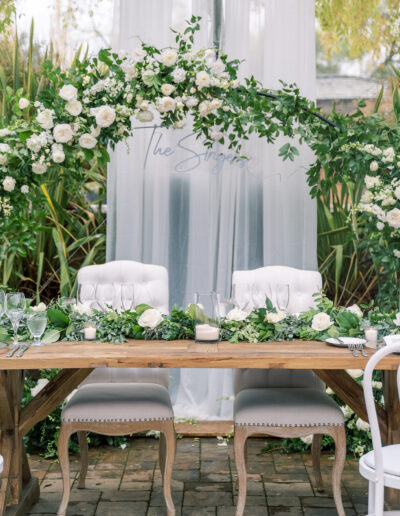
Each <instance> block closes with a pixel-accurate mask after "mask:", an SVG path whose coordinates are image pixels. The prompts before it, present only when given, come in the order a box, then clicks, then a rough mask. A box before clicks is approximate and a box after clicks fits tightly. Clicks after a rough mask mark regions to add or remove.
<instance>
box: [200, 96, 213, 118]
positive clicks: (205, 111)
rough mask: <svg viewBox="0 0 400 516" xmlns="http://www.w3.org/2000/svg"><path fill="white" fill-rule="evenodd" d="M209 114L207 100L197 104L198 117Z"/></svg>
mask: <svg viewBox="0 0 400 516" xmlns="http://www.w3.org/2000/svg"><path fill="white" fill-rule="evenodd" d="M210 112H211V108H210V102H209V101H208V100H203V102H200V104H199V113H200V116H207V115H209V114H210Z"/></svg>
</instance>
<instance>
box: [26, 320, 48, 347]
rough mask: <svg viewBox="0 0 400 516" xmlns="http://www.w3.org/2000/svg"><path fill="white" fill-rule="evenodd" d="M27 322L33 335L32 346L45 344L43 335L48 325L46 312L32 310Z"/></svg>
mask: <svg viewBox="0 0 400 516" xmlns="http://www.w3.org/2000/svg"><path fill="white" fill-rule="evenodd" d="M26 324H27V326H28V329H29V331H30V332H31V334H32V336H33V343H32V346H43V342H42V341H41V337H42V335H43V333H44V331H45V329H46V326H47V315H46V312H31V313H29V314H28V317H27V321H26Z"/></svg>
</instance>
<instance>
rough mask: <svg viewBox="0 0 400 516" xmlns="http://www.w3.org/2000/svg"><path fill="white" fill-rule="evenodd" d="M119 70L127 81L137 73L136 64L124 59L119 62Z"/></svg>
mask: <svg viewBox="0 0 400 516" xmlns="http://www.w3.org/2000/svg"><path fill="white" fill-rule="evenodd" d="M121 70H122V71H123V72H124V74H125V78H126V80H127V81H131V80H132V79H134V78H135V77H137V75H138V70H137V68H136V66H135V65H134V64H133V63H131V62H130V61H124V62H123V63H121Z"/></svg>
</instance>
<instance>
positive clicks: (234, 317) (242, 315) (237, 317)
mask: <svg viewBox="0 0 400 516" xmlns="http://www.w3.org/2000/svg"><path fill="white" fill-rule="evenodd" d="M247 316H248V313H247V312H245V311H244V310H240V308H236V307H235V308H232V310H230V311H229V312H228V313H227V314H226V319H227V320H228V321H244V320H245V319H246V317H247Z"/></svg>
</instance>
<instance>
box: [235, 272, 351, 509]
mask: <svg viewBox="0 0 400 516" xmlns="http://www.w3.org/2000/svg"><path fill="white" fill-rule="evenodd" d="M282 283H284V284H288V285H289V290H290V297H289V305H288V308H287V310H288V312H290V313H296V312H302V311H305V310H308V309H309V308H310V307H312V306H315V301H314V298H313V294H315V293H317V292H318V291H320V290H321V288H322V279H321V275H320V274H319V272H316V271H304V270H300V269H294V268H292V267H283V266H270V267H262V268H260V269H255V270H249V271H235V272H234V273H233V277H232V285H233V286H234V288H235V296H236V297H237V298H238V299H239V302H240V303H241V304H243V305H245V304H246V303H248V306H250V307H251V308H256V307H254V305H253V299H252V288H253V285H259V286H260V285H265V286H267V285H268V286H269V289H268V290H271V291H272V292H271V293H272V296H271V297H272V299H271V301H272V302H273V303H274V304H275V294H274V285H277V284H282ZM266 291H267V289H266ZM324 391H325V385H324V383H323V382H322V381H321V380H320V378H318V376H317V375H316V374H315V373H313V371H310V370H294V369H290V370H282V369H277V370H275V369H236V370H235V371H234V392H235V396H236V400H235V453H236V454H237V457H238V459H237V460H239V463H240V457H241V455H242V453H244V454H245V442H246V439H247V437H248V436H249V435H251V434H252V433H253V434H254V433H263V434H268V435H276V436H281V437H285V436H286V434H287V433H289V434H290V435H291V436H293V435H294V434H296V436H298V437H302V436H304V435H309V434H313V451H312V457H313V468H314V474H315V479H316V486H317V490H319V491H322V490H323V483H322V476H321V471H320V450H321V443H322V435H323V433H331V434H333V437H334V439H335V442H337V445H338V446H337V460H336V462H335V469H334V479H336V480H335V481H334V493H335V501H336V504H337V508H338V512H339V514H341V513H340V510H343V507H342V505H341V496H340V485H338V481H337V478H338V475H339V476H340V473H341V468H343V462H342V461H343V460H344V455H343V453H344V452H345V445H346V440H345V437H344V427H343V417H342V414H341V411H340V409H339V407H338V406H337V405H336V404H335V403H334V402H333V401H332V400H331V399H330V398H329V397H328V396H327V395H326V394H325V393H324ZM252 400H253V401H252ZM277 404H279V405H281V409H282V414H281V415H282V417H285V418H286V420H287V423H286V424H282V425H281V424H280V423H279V421H275V422H274V424H272V421H270V422H271V425H272V426H271V425H269V424H268V420H269V418H270V416H271V415H272V413H273V412H272V413H271V411H273V410H275V407H276V405H277ZM300 406H303V409H304V408H305V407H307V410H308V411H309V414H310V419H309V424H305V423H306V422H307V421H308V420H307V419H306V420H304V421H303V420H301V421H300V419H298V418H299V407H300ZM321 406H325V407H326V410H325V412H322V413H323V414H325V417H321V418H320V419H318V417H316V412H315V410H314V408H315V407H321ZM250 409H251V410H250ZM249 410H250V412H249ZM322 413H321V414H322ZM249 415H251V416H252V417H253V422H254V425H252V424H251V421H252V417H250V419H249ZM275 415H276V414H275ZM311 415H312V417H311ZM328 416H329V417H328ZM260 417H261V419H260ZM274 417H275V416H274ZM313 418H314V419H315V418H316V419H315V420H314V419H313ZM278 419H279V418H278ZM297 419H298V421H297ZM296 421H297V422H296ZM285 425H286V426H285ZM289 426H290V427H296V428H290V429H289V428H286V427H289ZM240 468H241V470H240V472H239V470H238V474H239V500H238V512H237V514H238V515H239V514H242V513H243V510H244V503H245V497H246V488H245V483H246V481H245V477H246V473H245V471H246V469H245V466H244V470H243V465H242V466H239V469H240ZM243 475H244V476H243ZM240 479H242V485H241V484H240ZM339 481H340V479H339Z"/></svg>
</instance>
